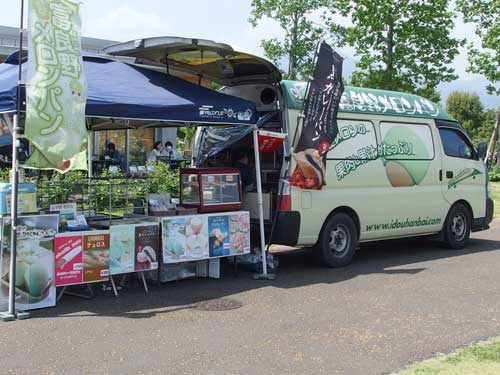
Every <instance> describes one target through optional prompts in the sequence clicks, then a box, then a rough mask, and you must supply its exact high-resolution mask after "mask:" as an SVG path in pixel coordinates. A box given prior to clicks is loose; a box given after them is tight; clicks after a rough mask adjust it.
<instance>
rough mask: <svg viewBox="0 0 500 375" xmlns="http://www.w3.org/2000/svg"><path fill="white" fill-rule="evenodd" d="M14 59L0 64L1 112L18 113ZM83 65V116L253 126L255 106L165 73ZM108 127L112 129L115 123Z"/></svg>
mask: <svg viewBox="0 0 500 375" xmlns="http://www.w3.org/2000/svg"><path fill="white" fill-rule="evenodd" d="M17 61H18V57H17V53H15V54H13V55H11V56H10V57H9V58H7V60H6V61H5V62H4V63H3V64H0V113H10V112H15V110H16V85H17V73H18V62H17ZM83 66H84V71H85V76H86V79H87V84H88V99H87V107H86V115H87V117H96V118H113V119H128V120H149V124H150V123H151V121H155V122H161V124H159V123H157V124H155V126H157V127H158V126H176V124H177V126H179V125H181V124H186V123H196V124H211V125H217V124H220V125H242V124H243V125H253V124H255V123H256V122H257V110H256V106H255V103H253V102H250V101H247V100H243V99H240V98H236V97H233V96H229V95H225V94H221V93H219V92H217V91H214V90H210V89H207V88H205V87H202V86H198V85H195V84H193V83H190V82H187V81H184V80H182V79H180V78H177V77H174V76H170V75H167V74H165V73H163V72H159V71H156V70H153V69H150V68H145V67H142V66H137V65H133V64H128V63H124V62H120V61H117V60H114V59H110V58H106V57H98V56H84V57H83ZM26 74H27V64H23V77H26ZM22 108H23V110H24V105H23V107H22ZM136 126H138V127H140V126H143V125H141V124H137V125H136ZM90 127H91V129H92V128H93V127H92V125H91V126H90ZM110 127H112V128H114V129H116V128H117V124H113V125H111V124H110ZM124 127H125V126H124ZM126 127H127V128H130V123H128V124H127V126H126ZM99 129H102V126H101V127H99Z"/></svg>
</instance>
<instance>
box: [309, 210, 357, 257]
mask: <svg viewBox="0 0 500 375" xmlns="http://www.w3.org/2000/svg"><path fill="white" fill-rule="evenodd" d="M357 243H358V233H357V230H356V224H355V223H354V220H353V219H352V218H351V217H350V216H349V215H347V214H345V213H342V212H340V213H336V214H334V215H333V216H331V217H330V218H328V220H327V222H326V223H325V226H324V227H323V230H322V231H321V235H320V238H319V241H318V244H317V246H316V249H315V251H316V256H317V257H318V260H319V261H320V262H321V264H322V265H323V266H326V267H343V266H347V265H348V264H349V263H351V261H352V257H353V256H354V254H355V253H356V248H357Z"/></svg>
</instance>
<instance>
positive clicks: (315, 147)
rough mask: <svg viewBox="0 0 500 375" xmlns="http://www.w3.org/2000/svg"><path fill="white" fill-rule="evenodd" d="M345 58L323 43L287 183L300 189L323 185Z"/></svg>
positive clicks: (341, 90)
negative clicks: (293, 166) (293, 167)
mask: <svg viewBox="0 0 500 375" xmlns="http://www.w3.org/2000/svg"><path fill="white" fill-rule="evenodd" d="M343 61H344V59H343V58H342V57H341V56H340V55H339V54H338V53H336V52H335V51H334V50H333V49H332V47H331V46H329V45H328V44H327V43H324V42H323V43H322V44H321V47H320V50H319V54H318V59H317V62H316V67H315V69H314V76H313V80H312V81H311V82H310V86H309V91H308V95H307V99H306V102H305V103H306V104H305V108H304V125H303V127H302V133H301V135H300V138H299V142H298V144H297V147H296V148H295V151H294V155H293V157H294V159H295V161H296V162H297V166H296V167H295V170H294V172H293V174H292V176H291V179H290V183H291V184H292V185H293V186H297V187H300V188H302V189H313V190H321V189H322V187H323V186H324V185H325V171H326V161H325V158H326V153H327V152H328V150H329V149H330V145H331V144H332V142H333V141H334V139H335V137H336V136H337V134H338V126H337V113H338V109H339V103H340V99H341V97H342V93H343V92H344V84H343V83H342V64H343Z"/></svg>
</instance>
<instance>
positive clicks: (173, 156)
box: [161, 141, 182, 160]
mask: <svg viewBox="0 0 500 375" xmlns="http://www.w3.org/2000/svg"><path fill="white" fill-rule="evenodd" d="M161 156H166V157H167V158H168V159H169V160H182V155H181V154H180V153H179V152H177V151H176V150H174V145H173V144H172V142H170V141H167V142H165V149H164V150H163V152H162V154H161Z"/></svg>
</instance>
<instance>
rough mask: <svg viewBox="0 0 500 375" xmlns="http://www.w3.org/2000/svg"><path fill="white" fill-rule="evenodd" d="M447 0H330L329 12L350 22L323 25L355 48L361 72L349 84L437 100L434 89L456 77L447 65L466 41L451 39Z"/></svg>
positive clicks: (329, 17)
mask: <svg viewBox="0 0 500 375" xmlns="http://www.w3.org/2000/svg"><path fill="white" fill-rule="evenodd" d="M448 5H449V4H448V0H403V1H399V0H330V1H329V10H330V12H331V14H339V15H341V16H344V17H348V18H349V19H350V20H351V22H352V26H347V27H344V26H340V25H338V24H336V22H335V21H334V19H333V18H332V16H331V15H330V16H326V19H327V23H328V25H329V27H330V29H331V32H332V34H333V36H334V37H335V39H336V40H339V42H340V43H341V44H342V45H349V46H352V47H354V49H355V51H356V55H357V57H358V58H359V62H358V64H357V67H358V68H359V71H357V72H355V73H354V74H353V77H352V81H353V82H352V83H353V84H355V85H360V86H367V87H374V88H381V89H387V90H399V91H405V92H413V93H416V94H419V95H423V96H425V97H427V98H429V99H432V100H436V99H437V100H439V96H438V94H437V91H436V87H437V85H438V84H439V83H441V82H449V81H452V80H454V79H456V78H457V76H456V75H455V74H454V69H453V68H452V67H451V63H452V62H453V60H454V58H455V57H456V56H457V55H458V53H459V50H458V48H459V47H460V46H461V45H462V44H463V43H464V42H463V41H462V40H459V39H456V38H453V37H452V36H451V35H450V31H451V30H452V29H453V27H454V18H455V17H454V15H453V13H452V12H451V11H450V10H449V7H448Z"/></svg>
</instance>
